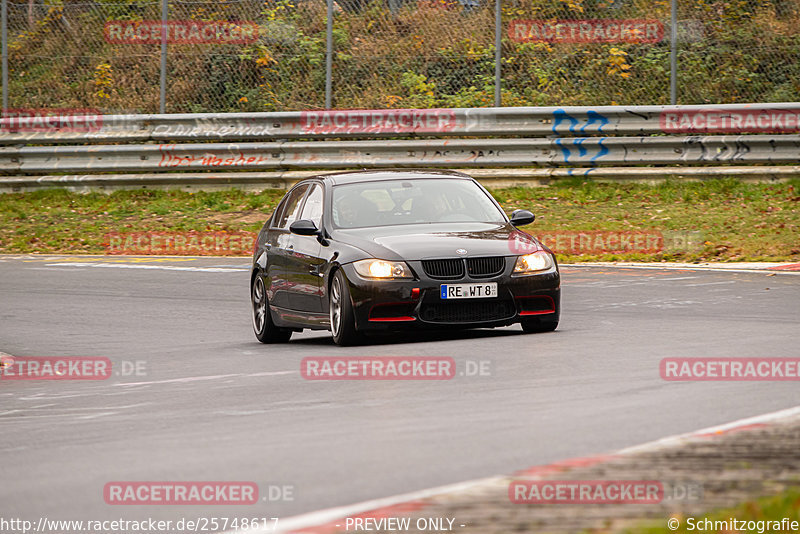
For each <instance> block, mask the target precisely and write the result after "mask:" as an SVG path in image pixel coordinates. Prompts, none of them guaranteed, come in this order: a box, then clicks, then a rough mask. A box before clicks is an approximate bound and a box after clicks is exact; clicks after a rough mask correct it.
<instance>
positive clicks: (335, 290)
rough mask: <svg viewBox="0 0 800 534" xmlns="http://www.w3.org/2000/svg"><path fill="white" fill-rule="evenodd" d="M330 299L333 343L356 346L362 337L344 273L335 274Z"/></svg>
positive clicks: (337, 272)
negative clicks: (357, 326) (357, 327)
mask: <svg viewBox="0 0 800 534" xmlns="http://www.w3.org/2000/svg"><path fill="white" fill-rule="evenodd" d="M329 299H330V300H329V302H328V309H329V310H330V319H331V334H333V342H334V343H336V344H337V345H339V346H341V347H345V346H347V345H354V344H356V343H357V342H358V341H359V338H360V336H359V334H358V332H357V331H356V320H355V314H354V313H353V303H352V302H351V301H350V289H349V287H348V285H347V280H346V279H345V277H344V275H343V274H342V271H336V272H335V273H334V274H333V280H332V281H331V291H330V295H329Z"/></svg>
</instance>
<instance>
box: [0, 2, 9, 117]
mask: <svg viewBox="0 0 800 534" xmlns="http://www.w3.org/2000/svg"><path fill="white" fill-rule="evenodd" d="M2 11H3V15H2V19H3V20H2V22H0V24H2V26H3V27H2V32H1V33H2V41H3V45H2V48H3V111H4V112H5V111H6V110H7V109H8V0H3V8H2Z"/></svg>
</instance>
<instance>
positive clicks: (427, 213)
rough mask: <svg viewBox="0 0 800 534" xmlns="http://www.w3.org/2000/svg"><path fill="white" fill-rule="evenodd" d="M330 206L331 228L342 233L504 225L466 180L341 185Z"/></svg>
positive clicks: (500, 215) (500, 214) (497, 211)
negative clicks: (374, 228)
mask: <svg viewBox="0 0 800 534" xmlns="http://www.w3.org/2000/svg"><path fill="white" fill-rule="evenodd" d="M332 202H333V204H332V215H333V224H334V225H335V226H336V227H338V228H365V227H370V226H394V225H402V224H419V223H438V222H490V223H498V224H502V223H504V222H505V221H506V219H505V216H504V214H503V212H502V211H501V210H500V209H499V208H498V207H497V206H496V205H495V203H494V202H493V201H492V200H491V199H490V198H489V196H488V195H487V194H486V193H485V192H484V191H483V189H481V188H480V187H479V186H478V185H477V184H476V183H475V182H473V181H471V180H462V179H448V178H442V179H406V180H402V179H401V180H386V181H377V182H366V183H356V184H343V185H338V186H335V187H334V188H333V199H332Z"/></svg>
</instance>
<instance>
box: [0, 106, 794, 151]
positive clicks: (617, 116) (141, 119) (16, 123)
mask: <svg viewBox="0 0 800 534" xmlns="http://www.w3.org/2000/svg"><path fill="white" fill-rule="evenodd" d="M60 119H63V120H61V121H60V122H59V123H58V124H53V121H50V123H48V122H47V121H45V120H39V121H36V120H34V119H33V118H30V117H5V118H2V119H0V144H6V145H8V144H16V143H30V144H48V143H53V144H55V143H75V142H82V143H84V142H89V143H104V142H111V143H114V142H119V143H122V142H126V143H132V142H146V141H153V142H162V143H163V142H181V141H234V140H272V139H297V138H308V139H325V138H348V137H349V138H364V137H398V136H435V137H442V136H475V137H477V136H490V137H493V136H512V135H513V136H532V137H541V136H556V135H558V136H582V135H650V134H662V133H668V134H680V133H683V134H714V133H759V132H761V133H764V132H770V133H800V102H795V103H793V102H790V103H778V104H728V105H719V106H597V107H564V108H557V107H536V108H531V107H519V108H462V109H383V110H333V111H302V112H283V113H229V114H214V113H205V114H182V115H180V114H179V115H95V116H91V115H90V116H86V117H78V118H73V120H71V121H70V120H69V118H67V117H64V118H60Z"/></svg>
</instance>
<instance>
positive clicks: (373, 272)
mask: <svg viewBox="0 0 800 534" xmlns="http://www.w3.org/2000/svg"><path fill="white" fill-rule="evenodd" d="M353 266H354V267H355V268H356V272H357V273H358V274H359V275H360V276H362V277H364V278H379V279H383V280H388V279H392V278H413V276H412V274H411V269H409V268H408V265H406V264H405V263H404V262H402V261H386V260H361V261H357V262H355V263H353Z"/></svg>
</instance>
